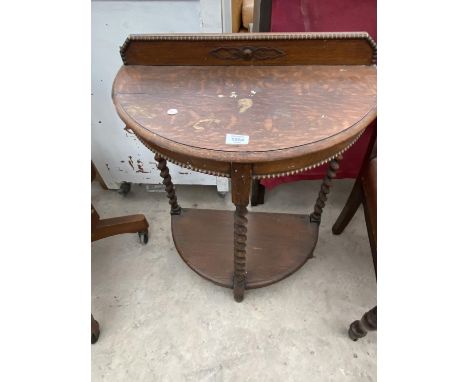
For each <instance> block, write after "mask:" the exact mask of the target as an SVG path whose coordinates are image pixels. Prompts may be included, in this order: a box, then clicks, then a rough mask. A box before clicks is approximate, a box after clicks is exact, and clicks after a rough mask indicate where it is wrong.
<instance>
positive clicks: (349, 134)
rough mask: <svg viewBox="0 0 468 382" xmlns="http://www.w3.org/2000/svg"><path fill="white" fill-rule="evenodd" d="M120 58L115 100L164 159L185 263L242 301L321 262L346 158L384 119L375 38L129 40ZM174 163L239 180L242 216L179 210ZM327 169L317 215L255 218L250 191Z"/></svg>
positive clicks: (235, 194)
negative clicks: (318, 253)
mask: <svg viewBox="0 0 468 382" xmlns="http://www.w3.org/2000/svg"><path fill="white" fill-rule="evenodd" d="M120 53H121V57H122V61H123V63H124V65H123V66H122V68H121V69H120V71H119V72H118V73H117V75H116V78H115V80H114V86H113V93H112V97H113V101H114V104H115V107H116V110H117V112H118V114H119V116H120V118H121V119H122V120H123V121H124V122H125V124H126V126H127V128H128V129H131V130H132V131H133V132H134V133H135V135H136V136H137V137H138V138H139V139H140V141H141V142H142V143H143V144H144V145H145V146H146V147H148V149H150V150H152V151H153V152H154V153H155V158H156V161H157V162H158V168H159V170H160V171H161V176H162V178H163V179H164V181H163V182H164V185H165V186H166V192H167V196H168V198H169V204H170V206H171V210H170V212H171V215H172V217H171V221H172V223H171V224H172V236H173V239H174V243H175V246H176V248H177V250H178V252H179V254H180V255H181V257H182V259H183V260H184V261H185V262H186V263H187V265H188V266H189V267H191V268H192V269H193V270H194V271H195V272H197V273H198V274H200V275H201V276H203V277H204V278H206V279H208V280H210V281H212V282H214V283H215V284H218V285H221V286H224V287H228V288H232V289H233V293H234V299H235V300H236V301H238V302H239V301H242V300H243V297H244V291H245V290H246V289H252V288H259V287H263V286H266V285H270V284H272V283H275V282H277V281H280V280H282V279H284V278H285V277H287V276H289V275H291V274H292V273H294V272H295V271H297V270H298V269H299V268H300V267H301V266H302V265H303V264H304V263H305V262H306V261H307V259H309V258H310V257H312V254H313V251H314V248H315V245H316V243H317V238H318V227H319V224H320V220H321V214H322V210H323V207H324V206H325V201H326V199H327V194H328V192H329V191H330V186H331V180H332V179H333V177H334V176H335V173H336V170H337V169H338V166H339V161H340V159H341V154H342V153H343V152H344V151H345V150H347V149H348V148H349V147H350V146H351V145H352V144H353V143H354V142H356V140H357V139H358V138H359V137H360V135H361V134H362V133H363V132H364V130H365V128H366V127H367V126H368V125H369V123H371V122H372V121H373V120H374V119H375V118H376V67H375V60H376V46H375V43H374V42H373V41H372V39H371V38H370V37H369V36H368V34H367V33H283V34H270V33H246V34H222V35H221V34H197V35H185V34H183V35H180V34H177V35H131V36H129V37H128V38H127V40H126V41H125V43H124V44H123V46H122V47H121V50H120ZM229 134H235V135H236V136H237V137H238V136H241V139H244V140H245V141H244V142H240V144H230V143H232V142H229V139H228V138H229V137H228V135H229ZM246 136H248V138H246ZM242 137H244V138H242ZM247 140H248V143H247ZM242 143H243V144H242ZM167 160H169V161H171V162H173V163H175V164H178V165H180V166H182V167H186V168H189V169H191V170H195V171H200V172H203V173H207V174H212V175H216V176H224V177H228V178H230V179H231V186H232V202H233V204H234V205H235V211H234V212H230V211H214V210H197V209H191V208H181V207H180V205H179V203H178V200H177V197H176V193H175V189H174V185H173V183H172V180H171V176H170V174H169V169H168V168H167V162H166V161H167ZM323 163H329V170H328V172H327V175H326V176H325V178H324V180H323V183H322V186H321V189H320V193H319V196H318V198H317V201H316V203H315V206H314V209H313V211H312V213H311V214H303V215H295V214H273V213H251V214H249V215H248V216H249V217H248V218H247V212H248V211H247V206H248V204H249V199H250V193H251V184H252V180H254V179H261V178H265V177H275V176H282V175H287V174H292V173H297V172H300V171H304V170H306V169H309V168H312V167H315V166H318V165H320V164H323ZM233 239H234V245H232V240H233Z"/></svg>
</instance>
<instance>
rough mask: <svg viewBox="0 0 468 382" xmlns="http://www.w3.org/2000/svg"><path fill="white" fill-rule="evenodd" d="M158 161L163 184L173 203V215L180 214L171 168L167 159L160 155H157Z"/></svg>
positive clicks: (170, 202) (170, 201)
mask: <svg viewBox="0 0 468 382" xmlns="http://www.w3.org/2000/svg"><path fill="white" fill-rule="evenodd" d="M155 159H156V161H157V162H158V169H159V171H160V175H161V177H162V178H163V184H164V186H165V188H166V194H167V197H168V198H169V204H170V205H171V215H180V212H181V210H182V209H181V208H180V206H179V204H178V203H177V196H176V193H175V188H174V184H173V183H172V178H171V175H170V174H169V168H168V167H167V161H166V160H165V159H164V158H162V157H160V156H156V157H155Z"/></svg>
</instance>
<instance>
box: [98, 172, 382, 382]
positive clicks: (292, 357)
mask: <svg viewBox="0 0 468 382" xmlns="http://www.w3.org/2000/svg"><path fill="white" fill-rule="evenodd" d="M352 184H353V182H352V181H349V180H339V181H335V183H334V187H333V190H332V192H331V194H330V197H329V201H328V204H327V206H326V208H325V210H324V213H323V217H322V224H321V231H320V235H319V242H318V244H317V247H316V249H315V256H316V257H315V258H313V259H311V260H309V261H308V262H307V263H306V264H305V265H304V267H302V268H301V269H300V270H299V271H298V272H297V273H295V274H293V275H292V276H290V277H289V278H287V279H285V280H283V281H281V282H279V283H277V284H274V285H272V286H269V287H266V288H261V289H255V290H249V291H246V295H245V299H244V301H243V302H242V303H240V304H239V303H236V302H234V300H233V298H232V292H231V290H229V289H225V288H222V287H218V286H215V285H214V284H212V283H210V282H209V281H206V280H204V279H202V278H201V277H199V276H198V275H197V274H195V273H194V272H193V271H192V270H191V269H189V268H188V267H187V266H186V265H185V263H184V262H183V261H182V259H181V258H180V257H179V255H178V254H177V252H176V250H175V248H174V245H173V242H172V237H171V231H170V215H169V205H168V203H167V198H166V195H165V194H164V193H149V192H147V191H146V190H145V188H144V187H143V186H138V185H133V188H132V191H131V192H130V194H129V195H128V196H127V197H123V196H121V195H119V194H118V193H117V192H115V191H104V190H102V189H101V188H100V186H99V185H98V184H97V183H96V182H95V183H93V185H92V201H93V203H94V205H95V207H96V208H97V210H98V211H99V213H100V215H101V217H102V218H106V217H112V216H119V215H126V214H133V213H144V214H145V215H146V217H147V219H148V221H149V223H150V239H149V243H148V244H147V245H146V246H143V245H141V244H140V243H139V241H138V236H137V235H131V234H127V235H120V236H115V237H111V238H107V239H103V240H100V241H98V242H95V243H93V244H92V309H93V314H94V317H95V318H96V319H97V320H98V321H99V323H100V325H101V336H100V338H99V341H98V342H97V343H96V344H95V345H93V346H92V380H93V381H96V382H97V381H112V382H116V381H177V382H178V381H196V382H200V381H255V382H257V381H259V382H263V381H281V382H286V381H334V382H335V381H374V380H376V358H377V355H376V338H377V337H376V333H370V334H368V336H367V337H366V338H364V339H362V340H359V341H358V342H353V341H351V340H350V339H349V338H348V337H347V329H348V326H349V324H350V322H351V321H353V320H355V319H358V318H360V317H361V315H362V314H363V313H364V312H365V311H367V310H368V309H370V308H372V307H373V306H374V305H375V304H376V283H375V277H374V271H373V266H372V257H371V254H370V248H369V243H368V240H367V232H366V227H365V221H364V216H363V212H362V209H361V210H359V211H358V212H357V214H356V216H355V218H354V219H353V220H352V222H351V223H350V225H349V226H348V227H347V229H346V230H345V232H344V233H343V234H342V235H340V236H334V235H333V234H332V233H331V226H332V224H333V222H334V220H335V219H336V217H337V216H338V214H339V212H340V211H341V208H342V207H343V205H344V202H345V200H346V198H347V196H348V194H349V192H350V190H351V187H352ZM319 186H320V182H319V181H302V182H296V183H292V184H286V185H282V186H279V187H277V188H275V189H273V190H272V191H270V192H267V197H266V204H265V205H264V206H260V207H253V208H252V209H253V210H254V211H275V212H289V213H309V212H310V211H311V210H312V206H313V204H314V202H315V198H316V195H317V193H318V190H319ZM177 195H178V198H179V201H180V204H181V205H182V207H184V206H185V207H199V208H216V209H230V210H232V209H233V206H232V204H231V202H230V195H229V194H228V195H227V196H226V197H225V198H222V197H221V196H219V195H218V193H217V192H216V188H215V187H211V186H178V187H177ZM249 208H250V207H249Z"/></svg>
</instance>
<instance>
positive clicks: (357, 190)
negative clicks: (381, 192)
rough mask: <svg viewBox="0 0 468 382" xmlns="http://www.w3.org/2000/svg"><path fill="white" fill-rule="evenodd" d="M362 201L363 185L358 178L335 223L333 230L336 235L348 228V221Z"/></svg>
mask: <svg viewBox="0 0 468 382" xmlns="http://www.w3.org/2000/svg"><path fill="white" fill-rule="evenodd" d="M361 203H362V185H361V181H360V180H356V182H355V183H354V186H353V189H352V191H351V194H350V195H349V197H348V200H347V201H346V204H345V206H344V208H343V210H342V211H341V213H340V216H338V219H336V222H335V224H333V227H332V232H333V233H334V234H335V235H339V234H340V233H342V232H343V230H344V229H345V228H346V226H347V225H348V223H349V222H350V221H351V219H352V218H353V216H354V214H355V213H356V211H357V209H358V208H359V206H360V205H361Z"/></svg>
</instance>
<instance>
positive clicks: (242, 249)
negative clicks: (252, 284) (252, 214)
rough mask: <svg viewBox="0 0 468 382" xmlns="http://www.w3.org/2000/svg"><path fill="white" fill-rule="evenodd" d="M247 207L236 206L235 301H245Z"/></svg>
mask: <svg viewBox="0 0 468 382" xmlns="http://www.w3.org/2000/svg"><path fill="white" fill-rule="evenodd" d="M246 246H247V207H245V206H236V212H235V213H234V299H235V300H236V301H237V302H241V301H242V300H243V299H244V290H245V280H246V274H247V273H246V266H245V265H246Z"/></svg>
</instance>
